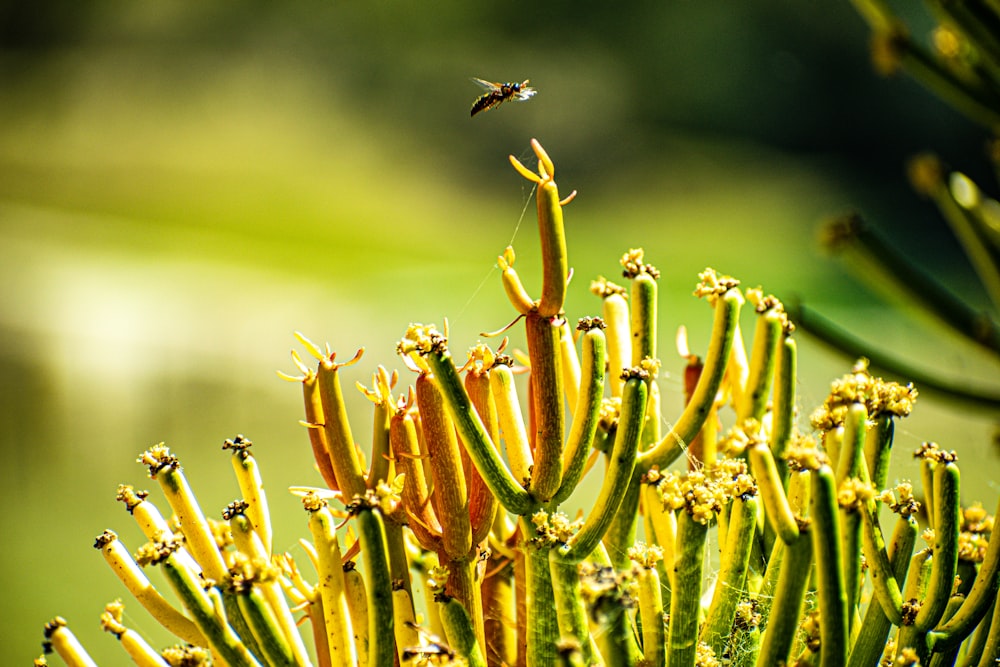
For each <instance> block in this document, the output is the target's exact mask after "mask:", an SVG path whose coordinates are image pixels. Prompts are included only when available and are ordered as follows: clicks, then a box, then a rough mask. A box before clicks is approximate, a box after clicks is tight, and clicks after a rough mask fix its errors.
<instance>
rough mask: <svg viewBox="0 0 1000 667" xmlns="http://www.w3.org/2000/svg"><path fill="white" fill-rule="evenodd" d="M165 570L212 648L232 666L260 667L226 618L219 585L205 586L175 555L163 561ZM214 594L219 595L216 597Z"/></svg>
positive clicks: (164, 572) (165, 573)
mask: <svg viewBox="0 0 1000 667" xmlns="http://www.w3.org/2000/svg"><path fill="white" fill-rule="evenodd" d="M162 570H163V574H164V575H165V576H166V577H167V579H168V580H169V581H170V583H171V584H172V586H173V588H174V590H175V591H176V592H177V594H178V596H179V597H180V598H181V602H183V603H184V607H185V609H187V610H188V612H189V613H190V614H191V618H192V620H193V621H194V622H195V624H196V625H197V626H198V629H199V630H201V632H202V634H204V635H205V638H206V639H208V641H209V643H210V644H211V646H212V649H213V650H214V651H215V652H217V653H218V654H219V656H220V657H221V658H222V659H223V660H225V661H226V663H227V664H228V665H230V666H231V667H260V663H259V662H257V659H256V658H254V656H253V654H252V653H251V652H250V650H249V649H248V648H247V646H246V644H244V643H243V641H241V639H240V637H239V636H238V635H237V634H236V633H235V632H234V631H233V629H232V628H231V627H230V626H229V624H228V623H226V622H225V619H224V616H223V612H222V600H221V596H220V595H219V594H218V590H217V589H214V588H213V589H211V590H212V591H213V592H214V593H209V592H208V591H206V590H205V589H204V588H203V587H202V580H201V579H200V578H199V577H198V575H196V574H195V573H194V572H192V571H191V570H190V569H188V568H187V567H186V566H184V565H183V564H180V563H179V562H178V560H177V558H176V557H175V556H174V555H171V556H169V557H168V558H167V559H166V560H164V561H163V564H162ZM213 597H214V598H215V599H214V601H213Z"/></svg>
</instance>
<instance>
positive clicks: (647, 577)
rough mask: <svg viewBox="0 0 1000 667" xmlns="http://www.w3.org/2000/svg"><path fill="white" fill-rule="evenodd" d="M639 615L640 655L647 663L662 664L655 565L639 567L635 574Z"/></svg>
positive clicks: (660, 603)
mask: <svg viewBox="0 0 1000 667" xmlns="http://www.w3.org/2000/svg"><path fill="white" fill-rule="evenodd" d="M637 584H638V587H639V617H640V618H641V619H642V655H643V658H644V659H645V661H646V662H645V664H647V665H662V664H664V663H665V661H666V659H667V654H666V636H665V634H664V629H663V611H664V608H663V596H662V595H661V594H660V576H659V574H658V573H657V571H656V568H655V567H641V568H640V569H639V572H638V574H637Z"/></svg>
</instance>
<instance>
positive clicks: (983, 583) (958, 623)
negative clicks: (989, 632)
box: [927, 503, 1000, 651]
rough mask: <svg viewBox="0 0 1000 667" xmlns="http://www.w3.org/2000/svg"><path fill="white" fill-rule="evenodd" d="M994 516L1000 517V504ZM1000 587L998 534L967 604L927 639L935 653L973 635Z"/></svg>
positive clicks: (994, 537) (990, 547)
mask: <svg viewBox="0 0 1000 667" xmlns="http://www.w3.org/2000/svg"><path fill="white" fill-rule="evenodd" d="M993 516H994V517H996V516H1000V503H998V505H997V510H996V512H995V513H994V515H993ZM998 587H1000V536H998V535H997V532H996V531H994V532H993V533H992V534H991V535H990V543H989V546H987V547H986V555H985V556H984V557H983V562H982V564H980V566H979V574H977V575H976V580H975V582H974V583H973V584H972V590H971V591H969V594H968V596H966V598H965V603H964V604H962V607H961V608H960V609H959V610H958V612H956V614H955V615H954V616H952V617H951V619H949V621H948V622H947V623H945V624H944V625H942V626H941V627H939V628H937V629H936V630H934V631H933V632H931V633H930V634H929V635H928V636H927V643H928V645H929V646H930V647H931V650H932V651H945V650H949V649H951V648H954V647H955V646H957V645H959V644H960V643H961V642H962V641H964V640H965V638H966V637H968V636H969V635H970V634H972V631H973V630H975V629H976V627H977V626H978V625H979V623H980V622H981V621H982V620H983V617H984V616H985V615H986V612H987V611H988V610H989V608H990V605H991V603H992V602H993V600H995V599H996V595H997V590H998Z"/></svg>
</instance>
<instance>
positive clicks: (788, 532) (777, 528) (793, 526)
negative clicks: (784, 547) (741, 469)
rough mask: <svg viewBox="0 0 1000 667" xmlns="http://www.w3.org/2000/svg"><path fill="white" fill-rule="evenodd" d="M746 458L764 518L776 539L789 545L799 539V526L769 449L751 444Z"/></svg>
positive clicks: (765, 446) (763, 445) (761, 444)
mask: <svg viewBox="0 0 1000 667" xmlns="http://www.w3.org/2000/svg"><path fill="white" fill-rule="evenodd" d="M747 458H748V459H749V460H750V469H751V470H752V471H753V476H754V479H756V480H757V487H758V488H759V489H760V496H761V500H762V501H763V505H764V516H765V517H766V518H767V521H768V523H769V524H770V525H771V527H772V529H773V530H774V532H775V533H776V534H777V535H778V537H780V538H781V540H782V541H783V542H785V543H787V544H791V543H792V542H794V541H795V540H796V539H798V537H799V526H798V523H796V521H795V516H794V515H793V514H792V508H791V506H790V505H789V504H788V497H787V496H786V495H785V488H784V486H783V485H782V481H781V475H780V473H779V472H778V468H777V466H776V465H775V461H774V455H773V454H772V453H771V449H770V448H769V447H768V446H767V445H766V444H765V443H759V444H753V445H751V446H750V447H749V448H748V451H747Z"/></svg>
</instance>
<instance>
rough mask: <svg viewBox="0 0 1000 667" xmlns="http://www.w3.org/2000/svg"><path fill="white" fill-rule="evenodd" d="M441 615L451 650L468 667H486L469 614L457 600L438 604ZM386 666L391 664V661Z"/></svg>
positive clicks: (452, 599) (451, 599)
mask: <svg viewBox="0 0 1000 667" xmlns="http://www.w3.org/2000/svg"><path fill="white" fill-rule="evenodd" d="M438 612H439V613H440V614H441V624H442V625H443V626H444V634H445V637H447V638H448V644H449V645H450V646H451V648H452V650H454V651H455V653H457V654H458V655H460V656H461V657H462V658H463V659H464V660H465V664H466V665H468V667H486V659H485V658H484V657H483V651H482V649H481V648H480V646H479V642H478V641H477V640H476V631H475V629H474V628H473V624H472V620H471V619H470V618H469V613H468V612H467V611H466V610H465V607H463V606H462V605H461V604H460V603H459V602H458V600H455V599H454V598H450V599H448V600H445V601H444V602H441V603H439V604H438ZM388 664H390V665H391V664H392V660H390V661H389V663H388Z"/></svg>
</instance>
